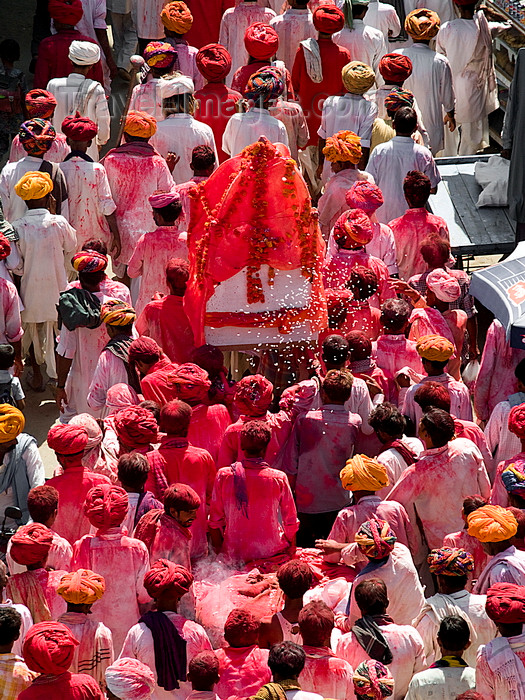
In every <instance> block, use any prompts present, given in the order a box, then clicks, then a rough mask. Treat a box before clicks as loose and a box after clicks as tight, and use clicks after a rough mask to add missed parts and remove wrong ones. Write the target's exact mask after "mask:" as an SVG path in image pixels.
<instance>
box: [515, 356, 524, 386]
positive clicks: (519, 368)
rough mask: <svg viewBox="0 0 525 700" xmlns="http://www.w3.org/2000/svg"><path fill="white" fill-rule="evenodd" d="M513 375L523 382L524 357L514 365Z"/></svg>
mask: <svg viewBox="0 0 525 700" xmlns="http://www.w3.org/2000/svg"><path fill="white" fill-rule="evenodd" d="M514 376H515V377H516V379H518V380H519V381H520V382H521V383H522V384H525V359H524V360H520V362H518V364H517V365H516V369H515V370H514Z"/></svg>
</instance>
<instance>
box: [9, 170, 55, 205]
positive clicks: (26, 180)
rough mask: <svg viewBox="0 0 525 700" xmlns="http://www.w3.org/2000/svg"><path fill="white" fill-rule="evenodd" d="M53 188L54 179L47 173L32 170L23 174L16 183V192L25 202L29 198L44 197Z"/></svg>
mask: <svg viewBox="0 0 525 700" xmlns="http://www.w3.org/2000/svg"><path fill="white" fill-rule="evenodd" d="M52 189H53V180H52V179H51V178H50V177H49V175H48V174H47V173H41V172H38V171H30V172H28V173H26V174H25V175H22V177H21V178H20V180H19V181H18V182H17V183H16V185H15V192H16V193H17V195H18V196H19V197H21V198H22V199H23V200H24V202H27V200H28V199H42V197H45V196H46V195H48V194H49V193H50V192H51V190H52Z"/></svg>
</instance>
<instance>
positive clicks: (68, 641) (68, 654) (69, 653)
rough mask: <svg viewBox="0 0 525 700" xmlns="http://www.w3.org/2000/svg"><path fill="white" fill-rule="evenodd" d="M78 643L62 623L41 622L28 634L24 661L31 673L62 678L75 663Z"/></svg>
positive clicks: (24, 648)
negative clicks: (74, 657) (74, 658)
mask: <svg viewBox="0 0 525 700" xmlns="http://www.w3.org/2000/svg"><path fill="white" fill-rule="evenodd" d="M77 646H78V642H77V640H76V639H75V637H73V634H72V632H71V630H70V629H69V627H66V626H65V625H63V624H62V623H61V622H39V623H38V624H36V625H33V627H31V628H30V629H29V632H28V633H27V634H26V638H25V641H24V646H23V652H22V653H23V655H24V661H25V662H26V664H27V666H28V668H30V669H31V671H36V672H37V673H42V674H44V675H48V674H49V675H53V676H60V675H61V674H62V673H65V672H66V671H67V670H68V668H69V667H70V666H71V664H72V663H73V656H74V653H75V647H77Z"/></svg>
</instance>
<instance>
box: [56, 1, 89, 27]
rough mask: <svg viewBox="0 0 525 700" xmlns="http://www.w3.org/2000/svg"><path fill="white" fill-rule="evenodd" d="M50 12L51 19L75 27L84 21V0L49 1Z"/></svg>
mask: <svg viewBox="0 0 525 700" xmlns="http://www.w3.org/2000/svg"><path fill="white" fill-rule="evenodd" d="M48 11H49V15H50V17H51V19H54V20H56V21H57V22H62V24H71V25H72V26H73V27H74V26H75V24H78V23H79V22H80V20H81V19H82V15H83V14H84V10H83V9H82V0H49V5H48Z"/></svg>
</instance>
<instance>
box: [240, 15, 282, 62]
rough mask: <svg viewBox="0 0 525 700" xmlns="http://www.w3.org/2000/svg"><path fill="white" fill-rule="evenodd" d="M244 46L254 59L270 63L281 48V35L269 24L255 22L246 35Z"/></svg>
mask: <svg viewBox="0 0 525 700" xmlns="http://www.w3.org/2000/svg"><path fill="white" fill-rule="evenodd" d="M244 46H245V47H246V51H247V52H248V54H249V55H250V56H252V57H253V58H256V59H257V60H258V61H268V60H269V59H270V58H271V57H272V56H274V55H275V54H276V52H277V49H278V48H279V35H278V34H277V32H276V31H275V29H274V28H273V27H270V25H269V24H264V22H254V23H253V24H251V25H250V26H249V27H248V29H247V30H246V32H245V33H244Z"/></svg>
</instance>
